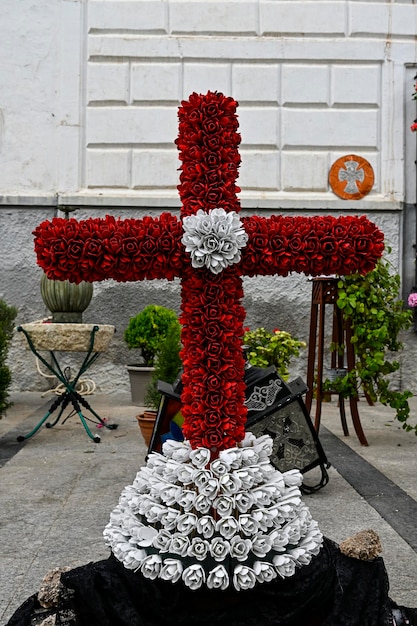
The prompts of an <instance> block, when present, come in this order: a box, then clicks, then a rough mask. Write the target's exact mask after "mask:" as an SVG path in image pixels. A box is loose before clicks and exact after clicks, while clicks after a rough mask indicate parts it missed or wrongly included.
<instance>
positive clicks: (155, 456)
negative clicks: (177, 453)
mask: <svg viewBox="0 0 417 626" xmlns="http://www.w3.org/2000/svg"><path fill="white" fill-rule="evenodd" d="M166 462H167V461H166V458H165V457H164V456H163V455H162V454H159V453H158V452H151V454H150V455H149V456H148V458H147V461H146V468H147V469H150V470H155V469H157V468H158V467H159V468H164V467H165V465H166ZM146 468H142V469H141V470H140V472H139V473H140V474H142V473H144V472H143V470H144V469H146Z"/></svg>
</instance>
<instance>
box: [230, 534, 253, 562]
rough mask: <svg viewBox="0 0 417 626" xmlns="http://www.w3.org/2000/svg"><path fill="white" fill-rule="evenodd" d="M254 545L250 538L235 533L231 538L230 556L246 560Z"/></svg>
mask: <svg viewBox="0 0 417 626" xmlns="http://www.w3.org/2000/svg"><path fill="white" fill-rule="evenodd" d="M251 547H252V542H251V540H250V539H242V537H239V536H237V535H235V536H234V537H232V538H231V540H230V556H231V557H233V558H235V559H237V560H238V561H245V560H246V558H247V556H248V554H249V551H250V549H251Z"/></svg>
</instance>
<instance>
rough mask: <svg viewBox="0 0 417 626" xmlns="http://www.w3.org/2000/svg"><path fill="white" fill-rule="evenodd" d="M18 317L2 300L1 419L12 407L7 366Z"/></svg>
mask: <svg viewBox="0 0 417 626" xmlns="http://www.w3.org/2000/svg"><path fill="white" fill-rule="evenodd" d="M16 315H17V309H16V308H15V307H12V306H8V305H7V304H6V303H5V302H4V300H0V419H1V417H2V415H3V413H5V411H6V409H7V408H8V407H9V406H10V405H11V403H10V402H9V401H8V397H9V394H8V388H9V387H10V383H11V380H12V375H11V372H10V369H9V367H8V366H7V365H6V358H7V353H8V350H9V344H10V340H11V338H12V334H13V320H14V319H15V317H16Z"/></svg>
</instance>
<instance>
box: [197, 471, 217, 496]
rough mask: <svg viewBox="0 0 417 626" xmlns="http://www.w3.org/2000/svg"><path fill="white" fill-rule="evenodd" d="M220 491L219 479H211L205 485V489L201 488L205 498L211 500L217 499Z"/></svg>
mask: <svg viewBox="0 0 417 626" xmlns="http://www.w3.org/2000/svg"><path fill="white" fill-rule="evenodd" d="M218 491H219V481H218V480H217V478H214V476H213V478H210V479H209V480H208V481H207V482H206V484H205V485H204V487H201V489H200V493H201V495H203V496H207V497H209V498H211V499H213V498H215V497H216V495H217V492H218Z"/></svg>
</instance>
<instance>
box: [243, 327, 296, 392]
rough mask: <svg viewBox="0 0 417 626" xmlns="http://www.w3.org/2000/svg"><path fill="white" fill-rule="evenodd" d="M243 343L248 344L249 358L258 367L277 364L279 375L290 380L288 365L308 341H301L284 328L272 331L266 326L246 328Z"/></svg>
mask: <svg viewBox="0 0 417 626" xmlns="http://www.w3.org/2000/svg"><path fill="white" fill-rule="evenodd" d="M243 343H244V344H245V346H247V359H248V361H249V363H251V365H255V366H256V367H269V366H270V365H275V367H276V370H277V372H278V375H279V376H281V378H283V379H284V380H288V377H289V371H288V366H289V363H290V360H291V357H293V356H294V357H297V356H299V354H300V348H305V347H306V343H305V342H304V341H300V340H298V339H296V338H295V337H293V336H292V335H290V333H287V332H285V331H284V330H278V329H277V328H276V329H274V330H273V331H272V332H270V331H269V330H266V329H265V328H255V330H249V329H246V332H245V334H244V336H243Z"/></svg>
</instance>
